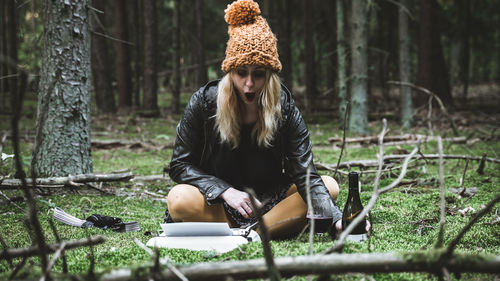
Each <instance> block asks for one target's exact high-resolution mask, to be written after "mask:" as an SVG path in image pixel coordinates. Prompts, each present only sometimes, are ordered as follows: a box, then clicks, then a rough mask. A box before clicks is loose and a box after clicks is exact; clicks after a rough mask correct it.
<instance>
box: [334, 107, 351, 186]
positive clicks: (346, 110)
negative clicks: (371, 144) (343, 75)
mask: <svg viewBox="0 0 500 281" xmlns="http://www.w3.org/2000/svg"><path fill="white" fill-rule="evenodd" d="M348 111H349V101H347V103H346V105H345V112H344V127H343V128H342V130H343V132H342V148H341V149H340V155H339V159H338V160H337V166H335V172H334V173H333V178H335V177H336V176H337V170H338V168H339V164H340V160H341V159H342V153H343V152H344V147H345V131H346V127H347V124H346V123H347V112H348Z"/></svg>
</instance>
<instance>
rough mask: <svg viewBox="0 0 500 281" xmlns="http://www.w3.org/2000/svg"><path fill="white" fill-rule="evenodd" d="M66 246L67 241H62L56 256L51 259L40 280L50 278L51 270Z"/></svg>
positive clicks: (43, 280)
mask: <svg viewBox="0 0 500 281" xmlns="http://www.w3.org/2000/svg"><path fill="white" fill-rule="evenodd" d="M65 247H66V242H62V243H61V246H59V249H57V251H56V253H55V254H54V257H52V260H50V262H49V264H48V265H47V269H46V270H45V273H44V274H43V275H42V277H41V278H40V281H45V280H46V279H50V277H49V276H50V275H49V274H50V270H51V269H52V267H53V266H54V265H55V264H56V261H57V259H58V258H59V256H60V255H61V253H63V251H64V248H65Z"/></svg>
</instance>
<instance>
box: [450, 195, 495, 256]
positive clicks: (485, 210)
mask: <svg viewBox="0 0 500 281" xmlns="http://www.w3.org/2000/svg"><path fill="white" fill-rule="evenodd" d="M498 202H500V193H499V194H498V195H497V196H496V197H495V198H493V200H491V201H490V202H489V203H488V205H486V207H484V208H483V209H481V211H479V212H477V213H476V215H474V217H473V218H472V219H471V220H470V221H469V222H468V223H467V225H465V226H464V228H462V230H460V232H459V233H458V234H457V236H456V237H455V238H454V239H453V240H452V241H451V242H450V244H448V248H447V249H446V253H445V256H446V257H451V256H452V254H453V250H454V249H455V246H457V244H458V242H460V239H462V237H463V236H464V235H465V233H467V231H469V229H470V228H471V227H472V225H474V224H475V223H476V222H477V221H478V220H479V219H480V218H482V217H483V216H484V215H486V214H487V213H488V212H489V211H491V209H493V206H495V204H496V203H498Z"/></svg>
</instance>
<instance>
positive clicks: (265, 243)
mask: <svg viewBox="0 0 500 281" xmlns="http://www.w3.org/2000/svg"><path fill="white" fill-rule="evenodd" d="M245 191H246V192H247V193H248V194H249V195H250V203H252V209H254V210H255V213H256V217H257V220H258V222H259V228H260V232H261V233H262V237H261V239H262V248H263V250H264V257H265V260H266V264H267V268H268V272H269V279H270V280H272V281H277V280H281V275H280V272H279V271H278V268H276V265H275V264H274V257H273V250H272V249H271V244H270V243H269V238H270V237H269V232H268V229H267V227H266V225H265V224H264V220H263V219H262V210H261V208H259V207H258V206H257V202H256V201H255V198H256V196H255V192H254V191H253V189H250V188H247V189H246V190H245Z"/></svg>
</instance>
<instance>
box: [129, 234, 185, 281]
mask: <svg viewBox="0 0 500 281" xmlns="http://www.w3.org/2000/svg"><path fill="white" fill-rule="evenodd" d="M134 242H135V244H137V246H139V247H141V248H142V249H143V250H144V251H146V253H148V254H149V255H151V257H155V253H154V252H153V251H152V250H151V249H150V248H148V247H147V246H146V245H144V243H142V242H141V241H140V240H139V239H137V238H135V237H134ZM155 249H158V248H156V247H155ZM156 257H159V255H157V256H156ZM165 258H166V259H169V257H168V256H166V257H165ZM156 259H157V258H156ZM167 268H168V269H169V270H170V271H171V272H172V273H173V274H175V276H177V277H178V278H179V279H181V280H182V281H189V279H187V278H186V276H184V274H182V272H180V271H179V270H178V269H177V267H175V266H174V265H172V264H171V263H170V262H167Z"/></svg>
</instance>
